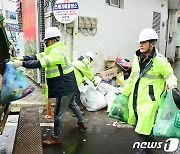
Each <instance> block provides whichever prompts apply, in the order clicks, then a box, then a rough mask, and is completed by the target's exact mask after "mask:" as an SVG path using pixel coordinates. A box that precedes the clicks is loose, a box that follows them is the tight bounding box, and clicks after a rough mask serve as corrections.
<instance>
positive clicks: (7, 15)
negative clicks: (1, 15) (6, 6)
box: [5, 10, 9, 19]
mask: <svg viewBox="0 0 180 154" xmlns="http://www.w3.org/2000/svg"><path fill="white" fill-rule="evenodd" d="M5 16H6V19H9V11H8V10H6V11H5Z"/></svg>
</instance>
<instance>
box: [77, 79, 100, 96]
mask: <svg viewBox="0 0 180 154" xmlns="http://www.w3.org/2000/svg"><path fill="white" fill-rule="evenodd" d="M94 79H95V81H96V83H97V84H98V85H99V83H100V82H101V80H102V79H101V78H100V77H99V76H94ZM84 81H85V82H84V83H82V84H81V85H80V87H79V91H80V92H82V93H86V91H87V90H88V89H90V88H91V89H94V90H96V89H97V87H95V86H94V84H93V82H92V81H90V80H89V79H88V78H87V77H86V76H85V77H84Z"/></svg>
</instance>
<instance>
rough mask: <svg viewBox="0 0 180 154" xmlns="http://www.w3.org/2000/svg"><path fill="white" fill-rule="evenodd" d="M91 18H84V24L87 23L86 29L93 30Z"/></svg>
mask: <svg viewBox="0 0 180 154" xmlns="http://www.w3.org/2000/svg"><path fill="white" fill-rule="evenodd" d="M90 19H91V18H90V17H84V23H85V27H84V28H87V29H89V28H91V21H90Z"/></svg>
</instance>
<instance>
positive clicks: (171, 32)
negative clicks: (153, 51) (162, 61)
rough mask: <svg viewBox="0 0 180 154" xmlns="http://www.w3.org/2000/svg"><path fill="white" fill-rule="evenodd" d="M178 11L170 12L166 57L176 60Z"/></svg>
mask: <svg viewBox="0 0 180 154" xmlns="http://www.w3.org/2000/svg"><path fill="white" fill-rule="evenodd" d="M176 12H177V11H176V10H169V23H168V24H169V26H168V37H167V50H166V57H167V58H169V59H171V60H172V61H174V60H175V52H176V38H177V14H176Z"/></svg>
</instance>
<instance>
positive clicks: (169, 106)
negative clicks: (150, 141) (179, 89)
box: [153, 89, 180, 138]
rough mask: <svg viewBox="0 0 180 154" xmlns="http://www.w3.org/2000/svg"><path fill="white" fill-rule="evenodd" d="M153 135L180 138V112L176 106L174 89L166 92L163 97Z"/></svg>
mask: <svg viewBox="0 0 180 154" xmlns="http://www.w3.org/2000/svg"><path fill="white" fill-rule="evenodd" d="M153 134H154V135H155V136H164V137H177V138H180V110H179V109H178V108H177V106H176V105H175V102H174V99H173V96H172V89H169V90H166V91H165V92H164V93H163V94H162V96H161V103H160V106H159V110H158V114H157V117H156V122H155V125H154V128H153Z"/></svg>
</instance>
